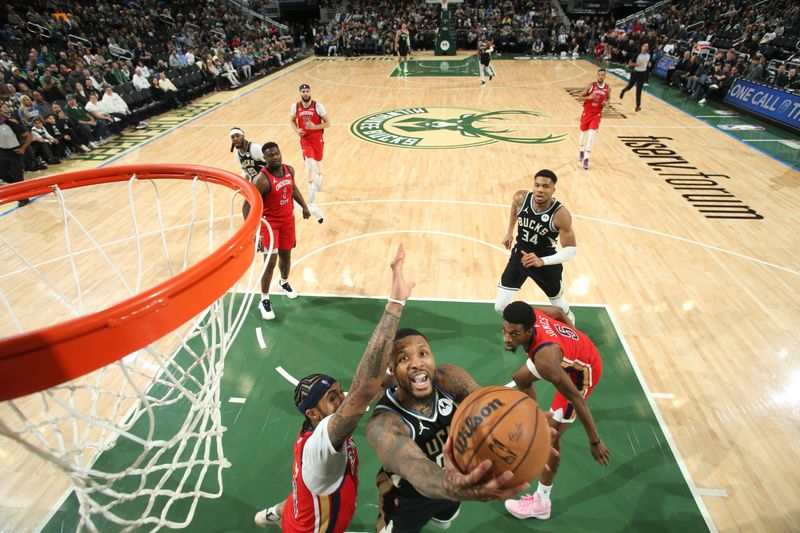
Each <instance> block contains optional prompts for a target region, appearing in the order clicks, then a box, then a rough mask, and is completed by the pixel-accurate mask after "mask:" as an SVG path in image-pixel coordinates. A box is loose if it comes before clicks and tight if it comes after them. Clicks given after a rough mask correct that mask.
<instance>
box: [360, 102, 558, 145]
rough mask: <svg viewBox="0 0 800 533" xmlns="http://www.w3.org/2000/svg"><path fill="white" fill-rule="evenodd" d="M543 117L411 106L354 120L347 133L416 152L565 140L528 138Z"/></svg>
mask: <svg viewBox="0 0 800 533" xmlns="http://www.w3.org/2000/svg"><path fill="white" fill-rule="evenodd" d="M543 118H549V115H546V114H544V113H539V112H537V111H525V110H520V109H509V110H503V111H483V110H480V109H468V108H463V107H410V108H405V109H394V110H391V111H381V112H380V113H373V114H371V115H367V116H366V117H362V118H360V119H358V120H356V121H355V122H354V123H353V125H352V126H350V131H351V132H353V135H355V136H356V137H358V138H359V139H362V140H364V141H368V142H373V143H376V144H384V145H387V146H396V147H398V148H416V149H425V148H467V147H470V146H482V145H485V144H492V143H496V142H510V143H519V144H550V143H557V142H561V141H563V140H564V139H566V138H567V134H566V133H561V134H556V133H552V132H548V133H547V134H546V135H543V136H540V137H533V136H530V135H531V133H534V132H536V133H538V132H540V131H542V129H543V128H542V119H543ZM546 129H547V128H545V130H546ZM553 129H556V127H553Z"/></svg>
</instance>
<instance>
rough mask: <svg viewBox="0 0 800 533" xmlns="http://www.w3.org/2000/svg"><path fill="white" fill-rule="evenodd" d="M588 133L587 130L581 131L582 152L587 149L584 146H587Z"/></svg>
mask: <svg viewBox="0 0 800 533" xmlns="http://www.w3.org/2000/svg"><path fill="white" fill-rule="evenodd" d="M587 133H588V132H587V131H582V132H581V140H580V145H581V152H584V151H585V150H584V148H585V147H586V136H587V135H586V134H587Z"/></svg>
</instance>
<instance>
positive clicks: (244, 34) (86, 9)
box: [0, 0, 800, 170]
mask: <svg viewBox="0 0 800 533" xmlns="http://www.w3.org/2000/svg"><path fill="white" fill-rule="evenodd" d="M322 4H323V5H326V6H330V7H332V8H333V9H334V10H335V12H336V15H335V17H334V19H333V20H332V21H331V22H329V23H327V24H323V23H321V22H316V23H314V24H313V25H312V26H309V28H310V31H308V32H305V31H304V30H303V27H302V26H295V27H294V31H293V32H292V33H293V34H294V38H293V37H292V35H281V34H280V32H279V31H278V29H277V28H276V27H275V26H274V25H267V24H265V23H263V22H262V21H261V20H258V19H251V18H248V17H246V16H243V15H242V14H241V13H240V12H238V11H237V10H236V8H235V7H234V6H232V5H231V4H228V3H226V2H222V1H215V2H205V3H201V4H198V3H196V2H194V1H190V0H173V1H170V2H164V1H163V0H141V1H138V0H137V1H132V0H96V1H95V2H92V3H81V2H69V1H66V0H29V1H27V2H19V1H12V2H8V3H6V4H5V5H4V9H3V12H2V13H0V16H2V17H3V19H2V21H0V22H2V28H0V50H2V51H1V52H0V113H4V114H5V115H6V116H7V117H10V118H12V119H13V120H16V121H18V122H19V123H20V124H22V125H24V126H25V127H26V128H27V129H28V130H29V131H30V132H31V133H32V134H33V136H34V143H33V144H32V146H33V147H34V148H33V149H32V150H29V152H30V153H29V154H28V156H27V158H26V164H27V168H28V169H31V170H33V169H39V168H43V167H44V166H45V165H47V164H52V163H57V162H58V161H59V160H61V159H63V158H69V157H70V156H71V154H73V153H76V152H84V151H89V150H92V149H94V148H95V147H96V146H98V145H100V144H102V143H104V142H105V140H106V139H107V138H108V136H110V135H113V134H115V133H118V132H120V131H121V130H123V129H124V128H126V127H131V128H144V127H146V126H147V122H146V119H147V118H148V117H150V116H152V115H154V114H156V113H159V112H162V111H164V110H166V109H169V108H174V107H179V106H181V105H183V104H185V103H186V102H188V101H190V100H192V99H193V98H195V97H196V96H198V95H202V94H204V93H206V92H208V91H212V90H222V89H226V88H236V87H239V86H240V85H241V84H243V83H246V82H247V81H248V80H249V79H251V78H253V77H257V76H259V75H263V74H265V73H267V72H270V71H272V70H274V69H276V68H280V66H282V65H283V64H284V63H285V62H287V61H291V60H292V59H293V57H294V56H295V54H296V53H297V48H296V46H295V44H294V43H295V42H299V43H300V46H301V48H305V46H306V43H308V44H310V45H312V46H313V48H314V51H315V53H316V54H318V55H326V56H327V55H345V56H350V55H361V54H393V53H394V39H395V32H396V31H397V29H398V28H399V26H400V24H401V23H403V22H405V23H407V24H408V26H409V29H410V31H411V36H412V37H411V42H412V50H421V49H422V50H425V49H432V48H433V46H434V43H435V38H436V32H437V31H438V30H439V24H440V22H439V21H440V9H441V8H440V6H439V5H438V4H429V3H427V2H426V1H425V0H372V1H368V0H348V1H346V2H337V1H334V0H327V1H325V2H322ZM450 10H451V16H450V29H451V31H452V32H453V34H454V36H455V39H456V43H457V46H458V47H459V48H461V49H474V48H475V47H476V45H477V41H478V38H479V36H480V35H483V34H485V35H486V36H487V37H488V38H489V39H490V40H492V41H493V42H494V44H495V50H496V51H497V52H500V53H513V54H516V53H526V54H533V55H544V54H555V55H563V54H569V55H571V56H572V55H577V54H587V53H588V54H594V55H595V56H596V58H597V60H598V62H608V61H612V62H618V63H622V64H626V63H627V61H628V60H630V59H631V58H635V57H636V55H637V54H638V51H639V50H640V48H641V45H642V44H643V43H648V44H649V45H650V50H651V51H652V52H651V53H652V62H653V64H656V63H657V62H658V60H659V59H660V58H661V57H662V56H663V55H664V54H669V55H671V56H675V57H678V58H680V59H679V61H678V63H677V64H676V65H675V67H674V68H672V69H670V71H669V73H668V80H667V81H668V83H670V84H671V85H673V86H675V87H676V88H679V89H681V90H683V91H686V92H687V93H688V94H689V95H691V96H692V97H694V98H696V99H698V100H700V101H701V102H702V101H704V100H705V99H707V98H722V97H723V96H724V94H725V92H726V90H727V88H728V87H729V86H730V85H731V83H732V82H733V80H734V79H735V78H736V77H739V76H743V77H745V78H746V79H748V80H751V81H757V82H760V83H771V84H774V85H775V86H777V87H780V88H782V89H784V90H789V91H800V79H799V78H798V73H797V70H798V68H797V67H798V66H800V57H798V49H797V45H798V41H800V3H798V2H796V1H794V0H771V1H768V2H753V1H750V0H674V1H673V2H670V3H667V4H665V5H663V6H661V7H660V8H658V9H657V10H655V11H653V12H651V13H650V14H648V15H647V16H641V17H634V18H632V19H631V20H629V21H628V22H627V23H625V24H623V25H618V24H617V21H615V20H614V19H613V18H611V17H608V16H581V17H578V18H573V19H572V20H569V19H567V18H566V17H564V16H563V14H562V13H558V12H556V11H555V10H554V8H553V7H552V4H551V2H550V1H549V0H466V1H465V2H464V3H463V4H451V6H450Z"/></svg>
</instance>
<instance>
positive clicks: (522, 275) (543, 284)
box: [500, 249, 564, 298]
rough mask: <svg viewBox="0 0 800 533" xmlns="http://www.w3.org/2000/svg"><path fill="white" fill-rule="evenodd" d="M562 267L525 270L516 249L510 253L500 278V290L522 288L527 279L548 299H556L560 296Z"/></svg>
mask: <svg viewBox="0 0 800 533" xmlns="http://www.w3.org/2000/svg"><path fill="white" fill-rule="evenodd" d="M563 272H564V266H563V265H560V264H559V265H545V266H542V267H539V268H526V267H524V266H522V254H521V253H520V252H518V251H517V250H516V249H515V250H514V251H513V252H511V257H509V258H508V264H507V265H506V269H505V270H504V271H503V275H502V276H500V288H502V289H510V290H515V289H519V288H520V287H522V284H523V283H524V282H525V280H526V279H527V278H530V279H532V280H533V281H534V283H536V284H537V285H538V286H539V288H540V289H542V290H543V291H544V293H545V294H546V295H547V296H548V298H557V297H558V296H560V295H561V275H562V273H563Z"/></svg>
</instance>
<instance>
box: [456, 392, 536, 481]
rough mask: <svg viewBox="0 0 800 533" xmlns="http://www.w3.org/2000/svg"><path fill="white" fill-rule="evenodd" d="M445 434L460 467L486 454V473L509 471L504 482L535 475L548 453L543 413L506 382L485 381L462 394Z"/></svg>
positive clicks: (469, 467) (473, 463) (471, 464)
mask: <svg viewBox="0 0 800 533" xmlns="http://www.w3.org/2000/svg"><path fill="white" fill-rule="evenodd" d="M450 435H451V436H452V438H453V455H454V456H455V460H456V464H457V465H458V467H459V468H460V469H461V471H462V472H469V471H470V470H472V469H473V468H475V467H476V466H478V465H479V464H480V463H481V462H482V461H484V460H486V459H489V460H490V461H492V463H493V464H492V468H491V470H489V474H490V475H491V477H496V476H499V475H500V474H502V473H503V472H504V471H506V470H510V471H512V472H514V477H512V478H511V479H510V480H509V481H508V482H507V483H506V486H508V487H511V486H514V485H518V484H520V483H524V482H526V481H531V480H533V479H535V478H537V477H538V476H539V474H541V472H542V469H543V468H544V465H545V463H546V462H547V458H548V457H549V456H550V429H549V426H548V425H547V419H546V418H545V416H544V413H542V411H541V410H540V409H539V406H538V405H536V402H535V401H533V400H532V399H531V398H530V397H529V396H528V395H527V394H525V393H522V392H520V391H518V390H514V389H509V388H507V387H484V388H482V389H480V390H477V391H475V392H473V393H472V394H470V395H469V396H467V397H466V398H465V399H464V401H463V402H461V405H459V406H458V410H457V411H456V414H455V416H454V417H453V422H452V423H451V424H450Z"/></svg>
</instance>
